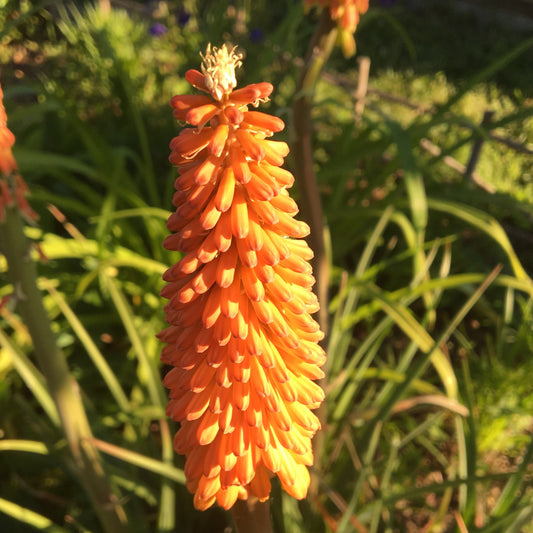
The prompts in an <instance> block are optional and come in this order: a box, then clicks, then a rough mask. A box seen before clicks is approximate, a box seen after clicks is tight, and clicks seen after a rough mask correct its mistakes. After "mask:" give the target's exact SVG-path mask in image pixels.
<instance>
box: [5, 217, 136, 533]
mask: <svg viewBox="0 0 533 533" xmlns="http://www.w3.org/2000/svg"><path fill="white" fill-rule="evenodd" d="M0 252H1V253H3V254H4V255H5V257H6V261H7V266H8V279H9V281H10V282H11V284H12V285H13V288H14V297H15V299H16V305H17V309H18V311H19V313H20V315H21V317H22V319H23V321H24V323H25V325H26V327H27V328H28V331H29V333H30V336H31V338H32V342H33V346H34V352H35V357H36V359H37V361H38V363H39V366H40V368H41V371H42V372H43V374H44V376H45V378H46V383H47V386H48V390H49V391H50V395H51V396H52V398H53V400H54V403H55V405H56V407H57V411H58V413H59V417H60V420H61V426H62V428H63V431H64V433H65V437H66V439H67V442H68V446H69V449H70V453H71V456H72V460H73V464H74V468H75V470H76V473H77V477H78V479H79V480H80V482H81V483H82V485H83V486H84V488H85V490H86V492H87V494H88V496H89V498H90V499H91V502H92V504H93V506H94V509H95V510H96V512H97V514H98V517H99V519H100V522H101V524H102V527H103V531H105V532H106V533H119V532H125V531H126V526H125V524H126V515H125V513H124V510H123V509H122V507H121V506H120V505H119V504H118V501H117V498H116V496H115V495H114V494H113V492H112V490H111V487H110V484H109V481H108V479H107V478H106V476H105V473H104V470H103V468H102V462H101V459H100V456H99V453H98V450H97V449H96V448H95V447H94V445H92V444H91V441H90V439H91V438H92V433H91V428H90V426H89V421H88V420H87V415H86V413H85V409H84V407H83V403H82V401H81V395H80V390H79V386H78V384H77V382H76V380H75V379H74V378H73V377H72V375H71V374H70V371H69V368H68V365H67V361H66V359H65V356H64V354H63V352H62V351H61V350H60V349H59V348H58V347H57V344H56V340H55V338H54V334H53V332H52V328H51V323H50V320H49V318H48V315H47V313H46V310H45V308H44V305H43V302H42V296H41V293H40V291H39V289H38V288H37V269H36V266H35V263H34V262H33V261H32V260H31V257H30V255H31V254H30V252H31V248H30V244H29V242H28V240H27V239H26V236H25V235H24V225H23V221H22V218H21V216H20V213H19V212H18V210H17V209H15V208H8V209H7V210H6V213H5V219H4V220H3V221H2V222H0Z"/></svg>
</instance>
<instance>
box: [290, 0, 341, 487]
mask: <svg viewBox="0 0 533 533" xmlns="http://www.w3.org/2000/svg"><path fill="white" fill-rule="evenodd" d="M336 39H337V25H336V24H335V22H334V21H333V20H331V17H330V15H329V11H328V10H327V9H323V10H322V16H321V18H320V22H319V24H318V27H317V29H316V31H315V33H314V35H313V37H312V38H311V41H310V43H309V48H308V51H307V55H306V58H305V62H304V66H303V67H302V71H301V74H300V80H299V82H298V85H297V87H296V97H295V100H294V103H293V121H294V124H293V126H294V136H295V137H294V140H293V142H292V146H291V154H292V156H293V159H294V166H295V177H296V183H297V186H298V190H299V193H300V206H301V208H302V215H303V218H304V219H305V220H306V221H307V222H308V224H309V226H310V227H311V235H310V237H309V245H310V246H311V248H312V250H313V251H314V253H315V257H314V259H313V261H312V265H313V272H314V275H315V278H316V280H317V282H316V286H315V292H316V295H317V297H318V301H319V302H320V311H319V315H318V322H319V324H320V327H321V329H322V331H323V332H324V333H325V334H326V338H325V339H324V341H323V343H324V346H327V333H328V286H329V270H330V266H329V258H328V253H327V248H326V236H327V235H329V234H328V233H327V231H326V226H325V222H324V217H323V213H322V202H321V201H320V192H319V190H318V183H317V180H316V176H315V172H314V170H313V143H312V131H313V125H312V121H311V109H312V105H313V96H314V89H315V86H316V83H317V81H318V78H319V76H320V74H321V72H322V69H323V68H324V65H325V63H326V61H327V60H328V58H329V56H330V55H331V52H332V50H333V47H334V46H335V41H336ZM328 249H329V248H328ZM324 405H325V404H322V407H321V408H320V409H319V411H318V417H319V418H320V419H321V421H324V414H325V413H324ZM322 445H323V437H322V432H318V434H317V435H316V436H315V438H314V439H313V446H314V451H315V467H316V468H317V469H318V470H320V467H319V464H318V461H319V460H320V457H321V449H322ZM315 479H316V478H315V477H314V476H313V477H312V478H311V486H310V496H311V497H312V496H313V495H316V492H317V484H316V482H315V481H314V480H315Z"/></svg>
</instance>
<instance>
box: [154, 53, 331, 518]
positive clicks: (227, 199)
mask: <svg viewBox="0 0 533 533" xmlns="http://www.w3.org/2000/svg"><path fill="white" fill-rule="evenodd" d="M241 61H242V56H241V54H239V53H236V52H235V49H230V48H228V47H226V46H222V47H221V48H220V49H217V48H211V47H210V46H208V48H207V51H206V54H205V56H203V65H202V72H199V71H197V70H189V71H188V72H187V73H186V75H185V77H186V79H187V80H188V81H189V82H190V83H191V85H193V86H194V87H196V88H197V89H199V90H200V91H203V92H204V93H207V94H205V95H183V96H175V97H173V98H172V100H171V106H172V107H173V108H174V116H175V117H176V118H177V119H178V120H179V121H183V122H186V123H187V124H189V125H191V126H192V128H185V129H183V130H182V131H181V132H180V134H179V135H178V136H177V137H175V138H174V139H172V141H171V143H170V147H171V150H172V153H171V155H170V161H171V162H172V163H174V164H175V165H177V167H178V171H179V177H178V178H177V179H176V182H175V187H176V193H175V195H174V199H173V204H174V206H175V207H176V211H175V213H173V214H172V215H171V216H170V218H169V220H168V228H169V229H170V230H171V231H172V232H174V233H173V234H171V235H169V237H167V239H166V240H165V242H164V246H165V247H166V248H167V249H169V250H176V251H180V252H182V253H183V257H182V258H181V260H180V261H179V262H178V263H177V264H175V265H174V266H172V267H171V268H170V269H169V270H168V271H167V272H166V273H165V275H164V279H165V280H166V281H167V285H166V286H165V288H164V289H163V292H162V296H164V297H165V298H168V299H169V302H168V304H167V305H166V307H165V311H166V318H167V322H168V323H169V324H170V326H169V327H168V328H167V329H165V330H164V331H163V332H161V333H160V335H159V337H160V339H161V340H162V341H164V342H166V343H167V346H165V348H164V349H163V355H162V360H163V361H164V362H165V363H167V364H169V365H172V366H173V367H174V368H173V369H172V370H170V371H169V372H168V374H167V375H166V377H165V380H164V384H165V385H166V386H167V387H168V388H169V389H170V401H169V403H168V407H167V414H168V415H169V416H171V417H172V418H173V419H174V420H176V421H178V422H180V429H179V431H178V432H177V434H176V436H175V439H174V446H175V448H176V450H177V452H178V453H181V454H185V455H186V463H185V474H186V477H187V487H188V488H189V490H190V491H191V492H193V493H194V505H195V506H196V507H197V508H198V509H202V510H203V509H207V508H208V507H210V506H211V505H213V504H214V503H215V501H216V502H217V503H218V504H219V505H220V506H222V507H223V508H225V509H229V508H230V507H231V506H232V505H233V504H234V503H235V501H236V499H237V498H240V499H246V498H248V497H249V496H250V495H255V496H256V497H258V498H259V499H260V500H266V499H267V498H268V497H269V494H270V478H271V477H272V476H273V475H277V476H278V477H279V479H280V480H281V484H282V487H283V488H284V489H285V490H286V491H287V492H288V493H289V494H291V495H292V496H294V497H296V498H299V499H301V498H304V497H305V495H306V493H307V488H308V485H309V472H308V469H307V466H309V465H311V464H312V462H313V454H312V450H311V438H312V436H313V435H314V434H315V432H316V431H317V430H318V429H319V427H320V424H319V421H318V419H317V417H316V416H315V415H314V414H313V413H312V412H311V409H316V408H317V407H318V406H319V405H320V403H321V402H322V400H323V398H324V394H323V391H322V389H321V388H320V387H319V386H318V385H317V384H316V383H314V381H313V380H317V379H319V378H321V377H323V373H322V371H321V370H320V368H319V367H320V365H322V364H323V363H324V360H325V354H324V351H323V350H322V348H321V347H320V346H319V345H318V344H317V343H318V341H319V340H321V339H322V337H323V334H322V332H321V331H320V329H319V326H318V324H317V323H316V322H315V321H314V320H313V319H312V318H311V316H310V314H311V313H314V312H316V311H317V310H318V303H317V299H316V297H315V296H314V294H313V293H312V292H311V287H312V285H313V283H314V278H313V276H312V275H311V267H310V265H309V263H308V261H309V260H310V259H311V258H312V256H313V254H312V252H311V250H310V248H309V247H308V245H307V244H306V242H305V241H304V240H302V238H303V237H305V236H306V235H307V234H308V232H309V228H308V226H307V225H306V224H305V223H303V222H300V221H297V220H295V219H294V216H295V215H296V213H297V212H298V208H297V206H296V203H295V202H294V201H293V200H292V199H291V198H290V196H289V194H288V192H287V189H288V188H290V187H291V186H292V184H293V182H294V178H293V176H292V174H291V173H290V172H288V171H287V170H284V169H282V168H281V165H282V164H283V160H284V157H285V156H286V155H287V154H288V152H289V148H288V146H287V144H286V143H284V142H278V141H272V140H269V139H268V138H269V137H270V136H272V135H273V133H275V132H279V131H281V130H282V129H283V128H284V123H283V121H282V120H281V119H279V118H277V117H274V116H270V115H268V114H265V113H261V112H259V111H254V110H252V109H249V107H250V106H252V107H257V106H258V105H259V103H261V102H265V101H267V100H268V97H269V95H270V94H271V92H272V90H273V87H272V85H271V84H270V83H256V84H252V85H248V86H246V87H244V88H241V89H236V90H235V87H236V85H237V82H236V79H235V69H236V67H238V66H240V65H241Z"/></svg>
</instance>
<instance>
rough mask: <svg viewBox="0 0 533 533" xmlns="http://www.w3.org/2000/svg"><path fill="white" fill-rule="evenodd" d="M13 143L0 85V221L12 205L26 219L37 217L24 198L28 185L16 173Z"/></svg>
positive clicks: (13, 137) (13, 139)
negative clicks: (7, 208) (6, 209)
mask: <svg viewBox="0 0 533 533" xmlns="http://www.w3.org/2000/svg"><path fill="white" fill-rule="evenodd" d="M14 144H15V136H14V135H13V133H12V132H11V131H10V130H9V128H8V127H7V115H6V110H5V108H4V92H3V91H2V86H1V85H0V222H2V221H3V220H4V218H5V208H6V207H11V206H13V205H16V206H17V207H18V209H19V210H20V212H21V213H22V214H23V215H24V216H25V217H26V218H27V219H28V220H36V219H37V218H38V215H37V213H35V211H33V209H31V207H30V206H29V204H28V202H27V200H26V198H25V196H26V194H27V192H28V187H27V186H26V183H24V180H23V179H22V177H21V176H20V175H19V174H18V167H17V162H16V161H15V158H14V157H13V152H12V151H11V148H12V146H13V145H14Z"/></svg>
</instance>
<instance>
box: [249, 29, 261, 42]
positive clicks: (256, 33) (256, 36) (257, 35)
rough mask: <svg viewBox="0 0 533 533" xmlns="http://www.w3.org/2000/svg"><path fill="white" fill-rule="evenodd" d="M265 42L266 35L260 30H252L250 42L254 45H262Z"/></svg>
mask: <svg viewBox="0 0 533 533" xmlns="http://www.w3.org/2000/svg"><path fill="white" fill-rule="evenodd" d="M264 40H265V34H264V33H263V30H261V29H260V28H252V30H251V31H250V41H252V43H254V44H261V43H262V42H263V41H264Z"/></svg>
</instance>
